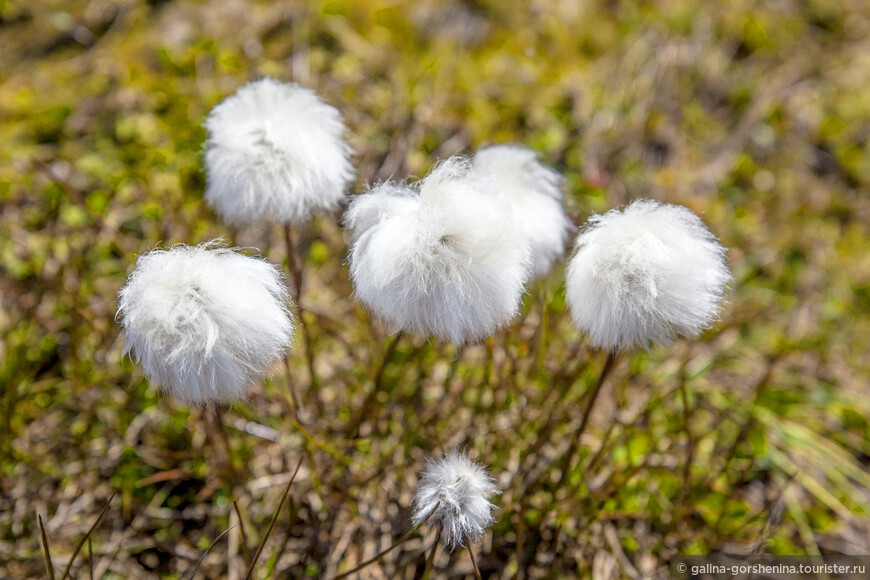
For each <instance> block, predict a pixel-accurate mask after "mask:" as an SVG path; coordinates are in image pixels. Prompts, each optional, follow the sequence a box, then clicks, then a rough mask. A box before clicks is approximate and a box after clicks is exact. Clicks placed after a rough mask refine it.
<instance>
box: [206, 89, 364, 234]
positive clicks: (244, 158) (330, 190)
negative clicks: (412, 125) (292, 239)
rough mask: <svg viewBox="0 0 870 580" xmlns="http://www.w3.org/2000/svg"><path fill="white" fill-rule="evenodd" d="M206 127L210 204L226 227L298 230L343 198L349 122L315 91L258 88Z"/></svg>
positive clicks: (223, 108) (216, 113)
mask: <svg viewBox="0 0 870 580" xmlns="http://www.w3.org/2000/svg"><path fill="white" fill-rule="evenodd" d="M205 126H206V129H207V131H208V140H207V142H206V147H205V165H206V176H207V188H206V192H205V198H206V201H207V202H208V203H209V205H211V206H213V207H214V208H215V209H216V210H217V212H218V213H219V214H220V216H221V218H222V219H223V220H224V221H225V222H227V223H230V224H251V223H258V222H269V223H281V224H284V223H290V224H300V223H303V222H306V221H308V220H309V219H310V217H311V216H312V214H315V213H319V212H329V211H334V210H336V209H338V207H339V206H340V205H341V203H342V201H343V200H344V199H345V190H346V189H347V186H348V184H349V183H350V182H351V180H352V179H353V175H354V170H353V167H352V166H351V163H350V148H349V147H348V145H347V144H346V143H345V141H344V140H343V135H344V133H345V127H344V123H343V122H342V119H341V114H340V113H339V112H338V110H337V109H335V108H334V107H332V106H330V105H327V104H326V103H324V102H323V101H321V100H320V98H318V96H317V94H316V93H315V92H314V91H312V90H310V89H307V88H304V87H301V86H299V85H296V84H292V83H281V82H278V81H276V80H274V79H270V78H265V79H261V80H258V81H254V82H252V83H248V84H247V85H245V86H243V87H242V88H240V89H239V90H238V92H236V94H234V95H232V96H230V97H228V98H227V99H226V100H224V101H223V102H222V103H220V104H219V105H217V106H216V107H215V108H214V109H212V111H211V113H209V116H208V119H207V120H206V122H205Z"/></svg>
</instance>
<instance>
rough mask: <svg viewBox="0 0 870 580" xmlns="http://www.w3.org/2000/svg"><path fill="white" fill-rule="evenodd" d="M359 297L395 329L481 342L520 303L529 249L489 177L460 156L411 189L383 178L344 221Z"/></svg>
mask: <svg viewBox="0 0 870 580" xmlns="http://www.w3.org/2000/svg"><path fill="white" fill-rule="evenodd" d="M345 224H346V227H347V228H348V230H349V234H350V237H351V238H352V239H353V240H354V241H353V245H352V247H351V251H350V256H349V262H350V275H351V279H352V280H353V284H354V291H355V294H356V297H357V298H358V299H359V300H360V301H361V302H362V303H363V304H365V305H366V306H367V307H368V308H369V309H370V310H371V311H372V312H373V313H374V314H375V315H377V316H378V317H380V318H382V319H384V320H386V321H387V322H389V323H390V324H392V325H394V326H395V327H396V328H397V329H398V330H401V331H405V332H416V333H420V334H424V335H427V336H428V335H434V336H437V337H438V338H439V339H441V340H443V341H445V342H453V343H455V344H460V345H461V344H464V343H466V342H477V341H480V340H482V339H484V338H486V337H487V336H489V335H490V334H492V333H493V332H495V331H496V330H497V329H498V328H499V327H501V326H502V325H504V324H506V323H507V322H509V321H510V319H511V318H513V316H514V315H515V314H516V313H517V311H518V309H519V303H520V299H521V297H522V294H523V291H524V288H525V283H526V280H527V279H528V277H529V275H530V273H531V249H530V247H529V244H528V242H527V241H526V240H525V239H524V238H523V237H522V236H518V235H516V234H515V229H514V227H513V223H512V216H511V211H510V209H509V208H508V207H507V206H506V204H505V203H504V201H503V200H502V199H501V198H500V197H499V196H498V195H497V193H496V192H495V189H494V183H493V181H492V180H489V179H484V178H482V177H480V176H478V175H477V174H476V173H475V172H474V171H473V170H472V169H471V166H470V164H469V162H468V161H467V160H466V159H465V158H462V157H451V158H450V159H448V160H446V161H444V162H442V163H440V164H439V165H437V166H436V167H435V168H434V169H433V170H432V171H431V172H430V173H429V175H427V176H426V177H425V178H424V179H422V180H420V181H418V182H416V183H414V184H413V185H412V186H405V185H399V184H396V183H383V184H380V185H378V186H376V187H374V188H373V189H372V190H370V191H369V192H368V193H366V194H364V195H361V196H357V197H356V198H355V199H354V201H353V202H352V203H351V207H350V209H349V211H348V214H347V217H346V222H345Z"/></svg>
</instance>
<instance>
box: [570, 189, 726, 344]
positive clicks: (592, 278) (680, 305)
mask: <svg viewBox="0 0 870 580" xmlns="http://www.w3.org/2000/svg"><path fill="white" fill-rule="evenodd" d="M730 278H731V275H730V273H729V271H728V265H727V264H726V263H725V248H723V247H722V245H720V244H719V242H718V241H717V240H716V237H715V236H714V235H713V234H712V233H711V232H710V230H708V229H707V227H706V226H705V225H704V222H702V221H701V218H699V217H698V216H697V215H695V214H694V213H692V212H691V210H689V209H688V208H686V207H682V206H677V205H670V204H662V203H658V202H655V201H652V200H648V199H640V200H637V201H635V202H634V203H632V204H631V205H629V206H628V207H627V208H625V210H623V211H620V210H618V209H614V210H611V211H609V212H607V213H605V214H603V215H596V216H593V217H592V218H590V219H589V222H588V223H587V224H586V227H585V228H584V229H583V231H582V232H581V233H580V235H579V236H578V238H577V251H576V253H575V254H574V257H573V258H572V259H571V262H570V264H569V265H568V272H567V279H566V294H567V299H568V304H569V306H570V308H571V317H572V319H573V321H574V324H575V325H576V326H577V327H578V328H579V329H580V330H581V331H583V333H584V334H586V336H588V337H589V340H590V342H591V343H592V344H593V345H594V346H595V347H597V348H602V349H606V350H610V351H613V350H629V349H631V348H634V347H642V348H646V347H648V346H650V345H651V344H660V345H668V344H671V343H672V342H673V341H674V340H675V339H676V338H677V337H680V336H682V337H688V338H694V337H696V336H698V335H699V334H700V333H701V332H702V331H703V330H705V329H707V328H709V327H710V326H712V324H713V323H714V322H715V321H716V320H717V319H718V317H719V311H720V308H721V304H722V300H723V297H724V292H725V286H726V284H727V283H728V281H729V280H730Z"/></svg>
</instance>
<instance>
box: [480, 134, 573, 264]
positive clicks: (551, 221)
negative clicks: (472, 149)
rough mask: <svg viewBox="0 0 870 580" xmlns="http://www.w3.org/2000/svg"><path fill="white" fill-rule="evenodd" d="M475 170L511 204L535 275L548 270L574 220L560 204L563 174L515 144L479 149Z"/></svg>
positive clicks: (561, 250) (566, 239) (526, 149)
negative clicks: (530, 252) (530, 255)
mask: <svg viewBox="0 0 870 580" xmlns="http://www.w3.org/2000/svg"><path fill="white" fill-rule="evenodd" d="M472 163H473V165H474V170H475V171H477V172H479V173H481V174H483V175H486V176H489V177H492V178H493V179H494V180H495V181H496V185H497V187H498V191H499V193H500V194H501V195H502V196H503V197H504V199H505V201H506V202H507V203H508V204H509V205H510V206H511V209H512V210H513V213H514V222H515V225H516V227H517V228H518V229H519V230H520V232H521V233H522V235H524V236H526V238H527V239H528V241H529V244H530V245H531V247H532V261H533V262H534V267H535V276H538V277H544V276H546V275H547V274H549V273H550V270H551V269H552V267H553V262H555V261H556V260H558V259H559V258H560V257H561V256H562V255H563V254H564V253H565V246H566V244H567V243H568V237H569V236H570V235H571V232H572V231H573V230H574V224H573V223H571V220H570V219H569V218H568V215H567V214H566V213H565V210H564V208H563V207H562V176H561V175H560V174H559V173H558V172H557V171H556V170H554V169H552V168H551V167H547V166H546V165H544V164H543V163H541V162H540V161H538V156H537V154H536V153H535V152H534V151H532V150H531V149H528V148H526V147H520V146H518V145H494V146H492V147H487V148H486V149H481V150H480V151H478V152H477V153H476V154H475V155H474V158H473V160H472Z"/></svg>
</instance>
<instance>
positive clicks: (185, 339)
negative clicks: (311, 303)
mask: <svg viewBox="0 0 870 580" xmlns="http://www.w3.org/2000/svg"><path fill="white" fill-rule="evenodd" d="M288 303H289V300H288V296H287V289H286V286H285V285H284V281H283V278H282V277H281V274H280V273H279V272H278V271H277V270H276V269H275V268H274V267H273V266H272V265H271V264H269V263H268V262H266V261H265V260H261V259H257V258H251V257H248V256H245V255H242V254H239V253H237V252H235V251H234V250H231V249H227V248H221V247H219V244H218V243H215V242H211V243H209V244H204V245H201V246H196V247H191V246H176V247H174V248H172V249H168V250H160V249H158V250H153V251H151V252H148V253H147V254H144V255H142V256H140V257H139V259H138V260H137V262H136V269H135V270H134V271H133V273H132V274H131V275H130V277H129V278H128V280H127V284H126V285H125V286H124V287H123V288H122V289H121V291H120V292H119V294H118V314H117V317H118V319H119V321H120V324H121V327H122V328H123V330H124V335H125V348H124V354H127V353H131V354H132V357H133V358H134V359H135V360H136V361H137V362H138V363H139V364H140V365H141V366H142V370H143V372H144V373H145V375H146V376H148V377H149V379H150V380H151V381H152V382H153V383H155V384H156V385H157V386H159V387H160V388H161V389H162V390H164V391H166V392H168V393H170V394H172V395H174V396H176V397H178V398H179V399H181V400H182V401H184V402H185V403H187V404H197V405H206V404H209V403H216V402H232V401H235V400H238V399H242V398H244V397H245V396H246V395H247V393H248V390H249V388H250V386H251V383H253V382H255V381H257V380H260V379H261V378H262V377H263V375H264V374H265V373H266V371H267V370H268V368H269V367H270V366H271V365H272V364H273V363H275V362H276V361H279V360H281V358H282V357H283V356H284V353H285V349H286V348H287V347H288V346H289V345H290V344H291V343H292V339H293V333H294V329H295V321H294V319H293V316H292V315H291V314H290V312H289V311H288V310H287V304H288Z"/></svg>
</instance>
